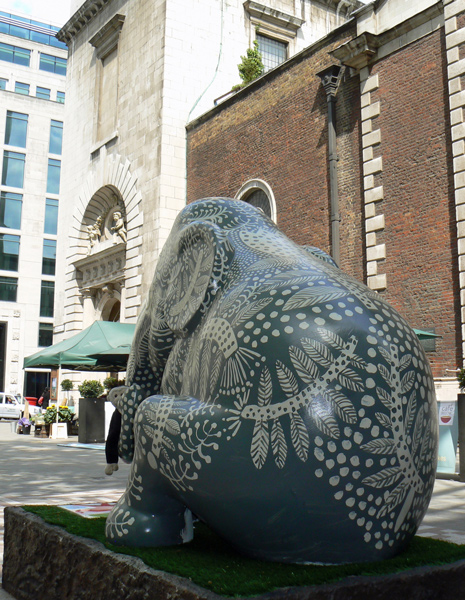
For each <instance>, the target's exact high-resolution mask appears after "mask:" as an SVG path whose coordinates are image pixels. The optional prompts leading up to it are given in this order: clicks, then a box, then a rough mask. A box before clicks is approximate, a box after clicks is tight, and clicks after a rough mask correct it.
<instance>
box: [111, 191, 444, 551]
mask: <svg viewBox="0 0 465 600" xmlns="http://www.w3.org/2000/svg"><path fill="white" fill-rule="evenodd" d="M322 258H323V260H321V259H322ZM331 262H332V261H331V259H329V258H328V257H327V256H326V255H324V254H323V253H321V252H319V251H317V250H312V249H308V248H307V249H303V248H301V247H298V246H297V245H295V244H294V243H293V242H291V241H290V240H289V239H288V238H286V237H285V236H284V235H283V234H282V233H281V232H280V231H279V230H278V229H277V228H276V226H275V225H274V224H273V223H272V222H271V221H270V220H269V219H268V218H267V217H265V216H264V215H263V214H262V213H260V212H259V211H257V210H256V209H254V208H253V207H251V206H249V205H247V204H246V203H243V202H240V201H233V200H227V199H220V198H214V199H207V200H202V201H198V202H196V203H193V204H190V205H188V206H187V207H186V208H185V209H184V210H183V211H182V212H181V213H180V215H179V216H178V218H177V220H176V222H175V224H174V227H173V230H172V232H171V235H170V237H169V239H168V241H167V242H166V244H165V247H164V249H163V252H162V254H161V256H160V259H159V262H158V265H157V269H156V272H155V277H154V280H153V284H152V287H151V289H150V293H149V297H148V301H147V303H146V305H145V308H144V309H143V311H142V314H141V316H140V318H139V321H138V324H137V327H136V334H135V338H134V342H133V346H132V350H131V356H130V359H129V363H128V372H127V382H128V387H127V388H119V389H118V390H115V392H114V396H115V398H116V400H115V404H116V406H117V407H118V409H119V410H120V412H121V415H122V430H121V438H120V447H119V451H120V452H119V453H120V456H121V457H122V458H123V459H124V460H126V461H130V460H132V470H131V475H130V480H129V485H128V488H127V490H126V491H125V493H124V494H123V496H122V497H121V498H120V500H119V502H118V503H117V505H116V506H115V508H114V509H113V511H112V513H111V514H110V515H109V517H108V519H107V526H106V532H107V537H108V539H109V540H110V541H111V542H112V543H115V544H126V545H132V546H156V545H167V544H176V543H181V542H183V541H188V540H189V539H191V537H192V535H193V531H192V523H191V511H192V512H193V513H194V514H195V515H197V516H198V517H199V518H200V519H201V520H203V521H205V522H206V523H207V524H208V525H209V526H210V527H211V528H212V529H213V530H215V531H216V532H217V533H218V534H220V535H221V536H222V537H223V538H225V539H226V540H228V541H229V542H230V543H231V544H232V545H233V546H235V547H236V548H238V549H239V550H241V551H242V552H244V553H247V554H249V555H251V556H254V557H259V558H262V559H268V560H275V561H283V562H306V561H316V562H332V563H338V562H353V561H368V560H379V559H383V558H388V557H391V556H393V555H395V554H397V553H398V552H400V551H401V550H402V549H404V548H405V546H406V545H407V544H408V542H409V540H410V539H411V538H412V536H413V535H414V534H415V532H416V530H417V528H418V526H419V524H420V522H421V520H422V518H423V516H424V514H425V511H426V509H427V506H428V503H429V500H430V497H431V494H432V490H433V484H434V479H435V471H436V455H437V436H438V432H437V412H436V402H435V395H434V386H433V379H432V376H431V372H430V368H429V365H428V361H427V359H426V357H425V354H424V352H423V349H422V347H421V345H420V343H419V341H418V339H417V337H416V335H415V333H414V332H413V331H412V329H411V328H410V327H409V326H408V324H407V323H406V322H405V320H404V319H403V318H402V317H401V316H400V315H399V314H398V313H397V312H396V311H395V310H394V309H393V308H392V307H390V306H389V305H388V304H387V303H386V302H385V301H384V300H383V299H382V298H381V297H380V296H379V295H378V294H376V293H374V292H372V291H370V290H369V289H368V288H367V287H366V286H365V285H363V284H362V283H359V282H358V281H355V280H354V279H352V278H351V277H349V276H348V275H345V274H344V273H343V272H341V271H340V270H339V269H338V268H337V267H336V266H334V264H331Z"/></svg>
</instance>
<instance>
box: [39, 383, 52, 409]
mask: <svg viewBox="0 0 465 600" xmlns="http://www.w3.org/2000/svg"><path fill="white" fill-rule="evenodd" d="M41 400H42V402H41ZM39 404H40V406H41V408H42V410H47V407H48V405H49V404H50V388H49V387H46V388H45V389H44V391H43V392H42V396H41V397H40V398H39Z"/></svg>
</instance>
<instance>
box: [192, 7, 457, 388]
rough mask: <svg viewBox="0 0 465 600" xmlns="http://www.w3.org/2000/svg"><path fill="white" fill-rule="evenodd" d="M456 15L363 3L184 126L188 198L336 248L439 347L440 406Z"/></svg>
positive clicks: (453, 355)
mask: <svg viewBox="0 0 465 600" xmlns="http://www.w3.org/2000/svg"><path fill="white" fill-rule="evenodd" d="M464 11H465V4H464V3H463V1H461V0H447V1H445V2H432V1H430V0H421V1H418V2H413V3H409V4H407V3H401V2H397V1H396V0H390V1H388V2H382V1H378V0H376V1H375V2H373V3H371V4H368V5H366V6H364V7H362V8H360V9H359V10H358V11H356V12H355V13H354V14H353V18H352V19H351V20H350V21H348V22H347V23H346V24H344V25H342V26H341V27H339V28H338V29H336V30H334V31H333V32H332V33H330V34H329V35H327V36H326V37H325V38H323V39H321V40H319V41H317V42H316V43H315V44H312V45H311V46H309V47H308V48H307V49H305V50H303V51H302V52H301V53H299V54H297V55H295V56H294V57H293V58H292V59H291V60H290V61H288V62H287V63H285V64H283V65H281V66H280V67H278V68H277V69H275V70H274V71H272V72H270V73H268V74H266V75H265V76H263V77H262V78H261V79H259V80H257V81H255V82H253V83H252V84H251V85H250V86H249V87H248V88H246V89H244V90H242V91H241V92H239V93H238V94H236V95H235V96H234V97H233V98H229V99H227V100H225V101H224V102H223V103H222V104H221V105H219V106H217V107H216V108H213V109H212V110H210V111H209V112H207V113H205V114H204V115H202V116H201V117H199V118H197V119H194V120H193V121H192V122H191V123H190V124H189V125H188V149H187V156H188V168H187V182H188V185H187V189H188V201H194V200H195V199H197V198H200V197H205V196H213V195H215V196H216V195H218V196H221V195H224V196H229V197H233V198H237V199H241V200H246V201H250V200H252V201H254V196H255V197H259V198H260V202H261V204H262V206H265V209H266V211H267V212H268V214H270V216H271V217H272V218H273V219H274V220H275V221H276V222H277V224H278V226H279V227H280V228H281V229H282V230H283V231H284V232H285V233H286V234H287V235H288V236H290V237H291V238H292V239H293V240H294V241H295V242H297V243H298V244H302V245H313V246H317V247H320V248H322V249H323V250H325V251H326V252H329V253H331V254H334V255H335V254H336V247H337V249H338V250H337V251H338V256H337V260H338V263H339V265H340V267H341V268H342V269H344V270H345V271H346V272H348V273H350V274H352V275H353V276H354V277H355V278H357V279H358V280H361V281H365V282H366V284H367V285H368V286H369V287H370V288H371V289H372V290H375V291H376V292H377V293H379V294H380V295H382V296H383V297H384V298H385V299H387V300H388V302H390V303H391V304H392V305H393V306H394V307H395V308H397V310H398V311H399V312H400V313H401V314H402V315H403V316H404V317H405V318H406V319H407V320H408V321H409V323H410V324H411V326H412V327H414V328H417V329H420V330H427V331H430V332H432V333H434V334H436V335H438V336H439V337H437V338H435V339H430V340H428V342H425V344H426V346H425V349H426V351H427V356H428V358H429V360H430V363H431V366H432V369H433V374H434V376H435V379H436V385H437V392H438V397H439V398H440V399H454V398H456V393H457V391H458V386H457V381H456V378H455V373H454V372H455V370H456V369H457V368H460V367H462V365H463V359H464V355H465V354H464V353H465V350H464V339H465V271H464V269H465V261H464V256H465V245H464V240H465V212H464V202H465V178H464V173H465V158H464V157H465V143H464V142H465V124H464V123H465V117H464V113H463V107H464V106H465V95H464V94H465V91H464V90H465V87H464V74H465V61H464V59H463V50H464V48H465V46H464V40H465V20H464V14H465V12H464ZM332 127H334V128H335V131H334V133H335V136H334V139H333V140H332V141H333V142H334V145H333V146H332V147H331V138H332V137H333V136H332V135H330V133H328V131H329V130H331V129H332ZM335 163H336V164H335ZM333 169H334V170H333ZM334 200H337V202H336V203H334ZM373 326H374V327H376V323H374V324H373ZM381 334H382V332H381Z"/></svg>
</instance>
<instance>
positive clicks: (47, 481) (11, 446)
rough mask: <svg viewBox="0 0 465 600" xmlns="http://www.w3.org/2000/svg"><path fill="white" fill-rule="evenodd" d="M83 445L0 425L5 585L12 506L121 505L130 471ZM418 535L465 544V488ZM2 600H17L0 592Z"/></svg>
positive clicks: (447, 486) (445, 499)
mask: <svg viewBox="0 0 465 600" xmlns="http://www.w3.org/2000/svg"><path fill="white" fill-rule="evenodd" d="M77 441H78V440H77V437H72V438H69V439H68V440H52V439H49V438H37V437H34V436H33V435H30V436H27V435H18V434H16V433H12V431H11V425H10V423H9V422H5V421H0V457H1V458H0V481H1V489H0V579H1V573H2V568H3V528H4V522H3V509H4V508H5V507H6V506H14V505H24V504H52V505H61V504H82V503H94V502H95V503H100V502H115V501H116V500H118V498H119V497H120V496H121V494H122V493H123V491H124V490H125V488H126V482H127V478H128V475H129V465H125V464H124V463H120V469H119V471H117V472H116V473H114V474H113V475H112V476H111V477H108V476H106V475H105V474H104V468H105V454H104V451H103V445H100V448H96V449H91V448H90V447H85V448H83V447H82V446H79V445H78V444H77ZM70 444H75V446H74V447H73V446H72V445H70ZM418 535H422V536H425V537H432V538H438V539H442V540H445V541H448V542H453V543H455V544H465V483H460V482H458V481H452V480H445V479H437V480H436V483H435V487H434V492H433V497H432V499H431V502H430V506H429V508H428V511H427V513H426V516H425V518H424V520H423V523H422V524H421V526H420V529H419V530H418ZM0 600H14V599H13V598H12V596H10V595H9V594H7V593H6V592H5V591H4V590H3V589H2V588H1V587H0ZM63 600H73V599H72V598H66V599H65V598H64V599H63Z"/></svg>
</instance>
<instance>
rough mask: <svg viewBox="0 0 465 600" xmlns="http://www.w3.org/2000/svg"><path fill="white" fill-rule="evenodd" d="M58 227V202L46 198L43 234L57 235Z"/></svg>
mask: <svg viewBox="0 0 465 600" xmlns="http://www.w3.org/2000/svg"><path fill="white" fill-rule="evenodd" d="M57 225H58V200H52V199H51V198H47V200H46V201H45V223H44V233H48V234H49V235H56V234H57Z"/></svg>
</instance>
